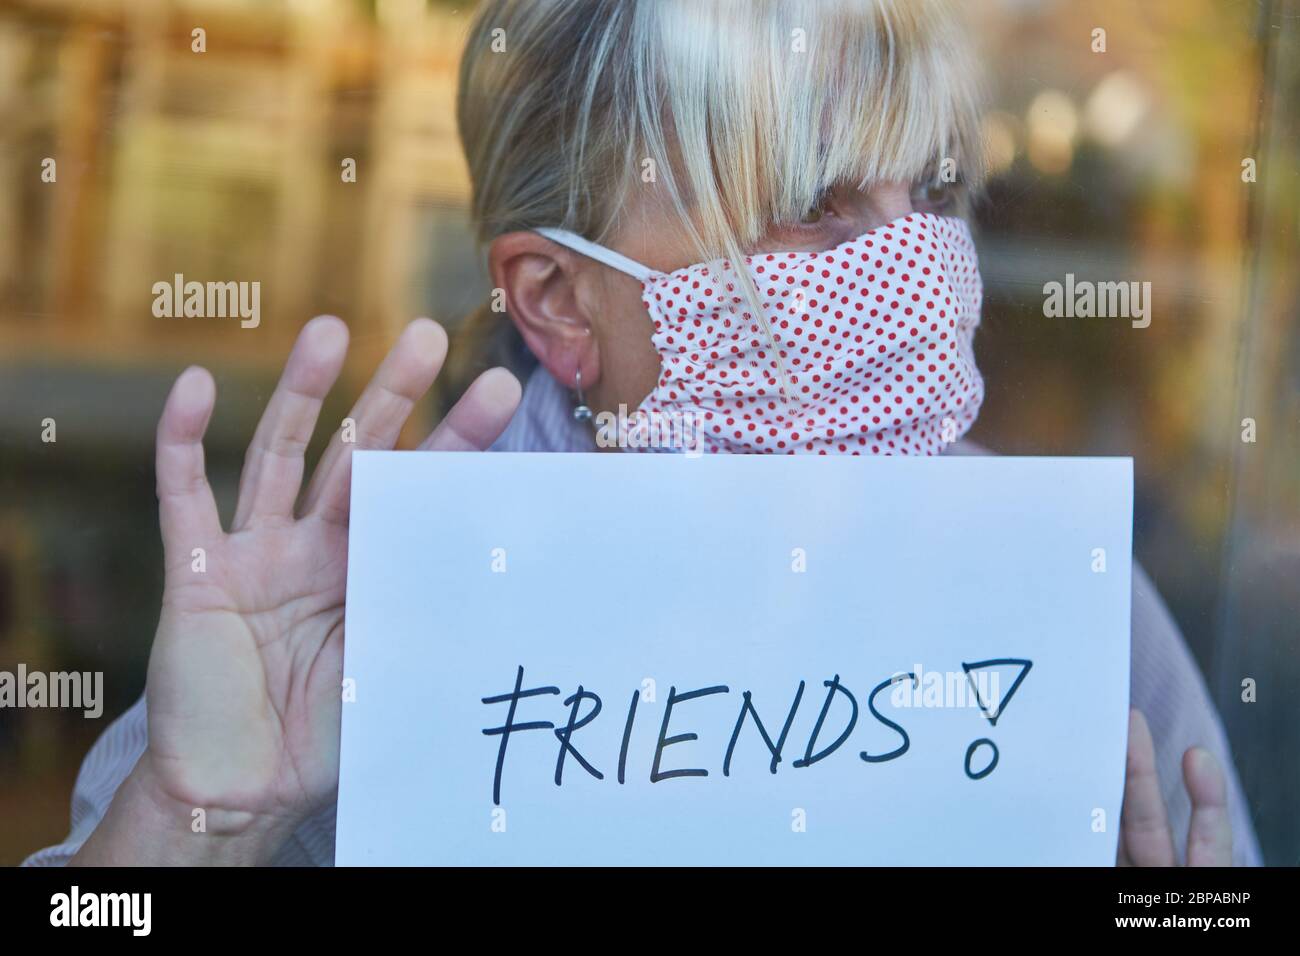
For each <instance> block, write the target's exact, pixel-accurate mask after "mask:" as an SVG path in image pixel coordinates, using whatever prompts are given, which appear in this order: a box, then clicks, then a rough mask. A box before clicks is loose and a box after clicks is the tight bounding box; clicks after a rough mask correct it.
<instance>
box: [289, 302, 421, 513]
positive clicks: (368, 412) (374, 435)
mask: <svg viewBox="0 0 1300 956" xmlns="http://www.w3.org/2000/svg"><path fill="white" fill-rule="evenodd" d="M446 357H447V333H446V332H445V331H443V328H442V326H441V325H439V324H438V323H437V322H434V321H433V320H432V319H416V320H415V321H414V322H412V323H411V324H410V325H408V326H407V327H406V329H405V331H403V332H402V335H401V337H400V338H398V340H397V344H396V345H394V346H393V349H392V351H391V352H389V353H388V355H387V356H385V358H384V360H383V362H381V363H380V365H379V370H378V371H377V372H375V377H374V378H372V379H371V380H370V384H369V385H367V386H366V389H365V391H364V392H362V393H361V397H360V398H359V399H357V403H356V405H354V406H353V408H352V411H351V412H350V413H349V416H348V417H350V418H351V419H352V420H353V421H354V422H355V423H356V435H355V438H356V440H355V441H352V442H344V441H343V439H342V435H341V434H338V435H335V436H334V438H333V439H331V441H330V443H329V446H328V447H327V448H326V449H325V454H324V455H322V456H321V460H320V464H319V465H317V466H316V473H315V474H314V475H312V479H311V483H310V484H309V485H308V486H307V495H306V497H305V498H304V499H303V504H302V513H303V514H304V515H307V514H314V515H317V516H318V517H321V518H324V519H325V520H328V521H333V522H335V523H337V524H347V520H348V490H349V483H350V481H351V478H352V452H353V451H354V450H356V449H376V448H377V449H385V448H392V447H393V445H394V444H396V442H397V436H398V435H399V434H400V433H401V431H402V424H403V423H404V422H405V421H406V417H407V416H408V415H409V414H410V413H411V409H412V408H414V407H415V403H416V402H417V401H418V400H419V399H420V397H421V396H422V395H423V394H424V393H425V392H427V391H428V390H429V386H430V385H432V384H433V380H434V379H435V378H437V377H438V371H439V370H440V369H441V368H442V362H443V359H445V358H446Z"/></svg>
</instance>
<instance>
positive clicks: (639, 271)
mask: <svg viewBox="0 0 1300 956" xmlns="http://www.w3.org/2000/svg"><path fill="white" fill-rule="evenodd" d="M537 232H539V233H540V234H542V235H544V236H546V237H547V238H548V239H552V240H554V241H556V242H559V243H561V244H562V245H565V246H568V247H569V248H571V249H573V250H574V251H576V252H579V253H582V254H583V255H586V256H589V257H591V258H593V259H596V260H597V261H599V262H602V263H604V264H606V265H608V266H610V267H612V268H614V269H618V270H619V271H621V272H625V273H627V274H628V275H631V276H633V277H635V278H637V279H639V280H640V281H641V284H642V289H643V293H642V296H641V301H642V302H644V303H645V306H646V309H648V310H649V312H650V318H651V319H652V320H653V322H654V333H653V335H652V337H651V341H652V342H653V344H654V347H655V349H656V351H657V352H658V353H659V360H660V365H661V370H660V374H659V380H658V383H657V384H656V386H655V389H654V391H653V392H651V393H650V395H648V396H647V397H646V399H645V400H644V401H643V402H642V403H641V405H640V406H639V407H638V408H637V410H636V412H635V413H634V414H633V415H632V416H631V417H630V418H628V419H627V420H626V423H622V422H621V423H620V432H621V434H620V440H619V443H620V444H621V445H622V446H623V447H625V448H630V449H638V450H673V451H681V450H684V449H683V444H685V445H686V448H687V449H690V448H692V444H691V443H692V442H694V443H696V444H695V448H696V450H702V451H708V452H732V453H768V454H772V453H784V454H794V453H819V454H831V453H842V454H854V455H860V454H867V455H913V454H915V455H926V454H929V455H933V454H939V453H940V452H942V451H943V450H944V449H945V448H946V447H947V446H948V445H949V444H951V443H952V442H954V441H956V440H957V439H958V438H959V437H961V436H962V435H963V434H965V433H966V431H967V430H969V428H970V426H971V425H972V424H973V423H974V421H975V417H976V415H977V414H978V413H979V408H980V405H981V403H982V402H983V400H984V382H983V379H982V378H981V377H980V373H979V370H978V369H977V368H976V367H975V354H974V350H973V339H974V335H975V328H976V326H977V325H979V319H980V305H981V302H982V299H983V288H982V284H981V282H980V275H979V265H978V261H977V258H976V254H975V244H974V241H973V240H972V238H971V234H970V229H969V228H968V227H967V225H966V223H965V222H964V221H963V220H960V219H956V218H951V217H947V216H939V215H935V214H933V213H912V214H910V215H907V216H903V217H902V218H900V219H895V220H893V221H892V222H889V223H886V224H885V225H883V226H879V227H877V228H875V229H872V230H870V231H869V232H866V233H864V234H862V235H861V236H859V237H858V238H856V239H853V240H851V241H849V242H845V243H843V244H842V245H839V246H836V247H835V248H833V249H830V250H827V251H824V252H780V253H759V254H757V255H752V256H746V257H745V259H744V267H745V268H746V269H747V270H748V271H749V274H750V276H751V277H752V278H753V281H754V285H755V288H757V290H758V292H759V300H760V301H761V302H762V308H763V318H764V319H766V321H767V326H768V328H769V329H770V330H771V338H769V336H768V334H767V331H765V330H764V328H763V324H762V323H761V322H760V321H759V320H758V319H757V318H756V317H755V316H754V315H753V314H752V311H751V309H750V305H749V303H748V301H747V300H746V299H745V297H744V295H743V293H742V291H741V287H740V284H739V282H738V281H737V276H736V274H735V272H734V270H733V269H732V266H731V263H730V262H729V261H728V260H726V259H719V260H716V261H714V262H709V263H702V264H699V265H693V266H688V267H687V268H685V269H679V270H677V271H675V272H672V273H662V272H657V271H655V270H653V269H650V268H648V267H646V266H644V265H642V264H640V263H638V262H635V261H633V260H631V259H629V258H627V257H626V256H623V255H621V254H619V253H617V252H614V251H613V250H611V249H606V248H605V247H604V246H601V245H598V244H596V243H593V242H591V241H589V240H587V239H584V238H582V237H581V236H578V235H575V234H574V233H571V232H567V231H564V230H559V229H538V230H537ZM773 345H775V349H773ZM778 356H779V358H780V363H778V361H777V358H778ZM783 388H784V389H785V391H784V393H783ZM604 414H611V415H612V413H604ZM620 419H622V415H620ZM650 429H656V430H657V433H658V434H667V435H671V436H678V437H680V436H685V441H680V440H676V441H674V440H670V441H663V442H654V441H652V440H650V439H651V438H653V437H654V436H653V435H650V434H649V433H648V430H650ZM638 439H640V440H638Z"/></svg>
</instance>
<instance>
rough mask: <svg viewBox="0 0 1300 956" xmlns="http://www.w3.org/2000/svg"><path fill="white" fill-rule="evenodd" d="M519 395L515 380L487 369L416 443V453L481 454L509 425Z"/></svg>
mask: <svg viewBox="0 0 1300 956" xmlns="http://www.w3.org/2000/svg"><path fill="white" fill-rule="evenodd" d="M522 395H523V387H522V386H521V385H520V384H519V379H517V378H515V377H514V376H513V375H511V374H510V372H508V371H506V370H505V369H503V368H491V369H488V370H487V371H486V372H484V373H483V374H482V375H480V376H479V377H478V378H476V379H474V382H473V384H472V385H470V387H469V388H468V389H466V390H465V394H464V395H462V396H461V398H460V401H458V402H457V403H456V404H455V405H453V406H452V409H451V411H449V412H448V413H447V415H446V417H444V418H443V420H442V421H441V422H439V423H438V427H437V428H435V429H434V430H433V433H432V434H431V435H429V437H428V438H426V439H425V440H424V441H423V442H421V443H420V450H421V451H485V450H486V449H488V448H489V447H490V446H491V445H492V443H493V442H494V441H496V440H497V439H498V438H499V437H501V433H502V432H503V431H505V429H506V426H507V425H508V424H510V419H511V418H512V417H513V416H514V414H515V409H516V408H518V407H519V399H520V397H521V396H522Z"/></svg>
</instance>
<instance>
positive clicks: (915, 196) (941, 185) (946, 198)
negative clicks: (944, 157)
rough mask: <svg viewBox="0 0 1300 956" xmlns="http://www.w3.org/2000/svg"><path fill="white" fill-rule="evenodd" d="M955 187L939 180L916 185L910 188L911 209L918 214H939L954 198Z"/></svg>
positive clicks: (953, 184)
mask: <svg viewBox="0 0 1300 956" xmlns="http://www.w3.org/2000/svg"><path fill="white" fill-rule="evenodd" d="M956 192H957V185H956V184H955V183H945V182H943V181H942V180H939V179H930V180H927V181H925V182H923V183H917V185H916V186H914V187H913V188H912V208H913V209H915V210H917V211H918V212H939V211H941V210H944V209H947V208H948V207H949V206H951V205H952V204H953V201H954V199H955V198H956Z"/></svg>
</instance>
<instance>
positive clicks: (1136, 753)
mask: <svg viewBox="0 0 1300 956" xmlns="http://www.w3.org/2000/svg"><path fill="white" fill-rule="evenodd" d="M1120 841H1121V843H1122V845H1123V850H1124V853H1123V862H1124V863H1126V864H1128V865H1131V866H1173V865H1174V863H1175V862H1176V858H1175V856H1174V840H1173V835H1172V834H1171V833H1170V831H1169V819H1168V817H1167V816H1166V813H1165V799H1164V797H1163V796H1162V795H1161V793H1160V777H1159V775H1158V774H1157V773H1156V748H1155V744H1154V743H1153V742H1152V740H1151V731H1150V729H1149V728H1148V727H1147V722H1146V718H1145V717H1143V716H1142V713H1141V712H1140V711H1137V710H1131V711H1129V721H1128V763H1127V767H1126V768H1125V775H1124V807H1123V809H1122V810H1121V811H1120Z"/></svg>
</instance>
